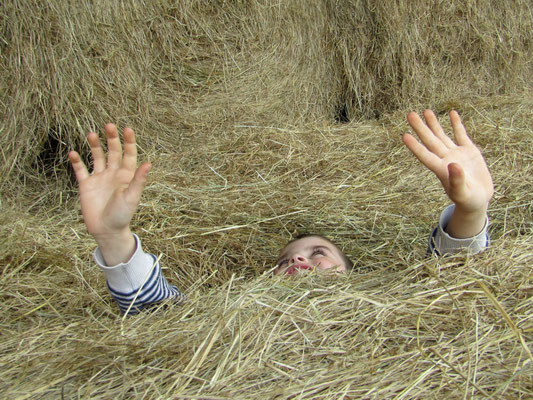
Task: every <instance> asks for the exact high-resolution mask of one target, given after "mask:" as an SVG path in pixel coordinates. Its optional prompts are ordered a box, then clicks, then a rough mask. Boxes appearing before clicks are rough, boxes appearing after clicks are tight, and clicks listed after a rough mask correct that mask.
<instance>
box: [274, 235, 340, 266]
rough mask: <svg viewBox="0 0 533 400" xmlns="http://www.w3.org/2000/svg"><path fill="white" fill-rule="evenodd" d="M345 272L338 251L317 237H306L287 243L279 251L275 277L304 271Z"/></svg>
mask: <svg viewBox="0 0 533 400" xmlns="http://www.w3.org/2000/svg"><path fill="white" fill-rule="evenodd" d="M313 269H317V270H330V271H332V272H346V265H345V264H344V261H343V259H342V255H341V252H340V250H339V249H338V248H337V247H336V246H335V245H333V244H332V243H330V242H328V241H327V240H325V239H323V238H321V237H319V236H308V237H304V238H302V239H298V240H295V241H294V242H292V243H289V244H288V245H287V246H286V247H285V248H284V249H283V250H281V253H280V256H279V259H278V267H277V268H276V270H275V271H274V274H276V275H283V274H286V275H294V274H298V273H299V272H301V271H305V270H313Z"/></svg>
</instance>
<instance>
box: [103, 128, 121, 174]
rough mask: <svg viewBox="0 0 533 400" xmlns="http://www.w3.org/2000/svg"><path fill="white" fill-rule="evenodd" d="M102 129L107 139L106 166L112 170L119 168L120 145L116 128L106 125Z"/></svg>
mask: <svg viewBox="0 0 533 400" xmlns="http://www.w3.org/2000/svg"><path fill="white" fill-rule="evenodd" d="M104 129H105V133H106V138H107V152H108V154H107V165H108V167H112V168H120V165H121V163H122V145H121V144H120V137H119V136H118V131H117V127H116V126H115V125H114V124H106V126H105V128H104Z"/></svg>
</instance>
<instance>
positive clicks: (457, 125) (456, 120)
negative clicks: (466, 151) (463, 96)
mask: <svg viewBox="0 0 533 400" xmlns="http://www.w3.org/2000/svg"><path fill="white" fill-rule="evenodd" d="M450 122H451V123H452V128H453V135H454V136H455V141H456V142H457V144H458V145H459V146H465V145H467V144H472V141H471V140H470V138H469V137H468V135H467V133H466V129H465V127H464V125H463V123H462V122H461V117H460V116H459V114H458V113H457V111H455V110H452V111H450Z"/></svg>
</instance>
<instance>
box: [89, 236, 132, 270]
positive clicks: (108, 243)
mask: <svg viewBox="0 0 533 400" xmlns="http://www.w3.org/2000/svg"><path fill="white" fill-rule="evenodd" d="M93 237H94V239H95V240H96V243H97V244H98V248H99V249H100V252H101V254H102V256H103V258H104V260H105V262H106V264H107V265H108V266H113V265H117V264H121V263H126V262H128V260H129V259H130V258H131V257H132V256H133V254H134V253H135V250H136V249H137V244H136V241H135V237H134V236H133V233H132V232H131V230H130V229H129V227H128V228H127V229H124V230H122V231H120V232H114V233H109V234H98V235H93Z"/></svg>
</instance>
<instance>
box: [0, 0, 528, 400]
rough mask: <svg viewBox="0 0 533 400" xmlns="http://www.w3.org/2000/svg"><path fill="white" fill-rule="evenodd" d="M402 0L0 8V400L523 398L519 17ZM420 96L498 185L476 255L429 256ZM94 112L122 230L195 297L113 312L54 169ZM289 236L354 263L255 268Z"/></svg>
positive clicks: (524, 139) (524, 29) (522, 37)
mask: <svg viewBox="0 0 533 400" xmlns="http://www.w3.org/2000/svg"><path fill="white" fill-rule="evenodd" d="M383 3H386V2H383ZM387 4H390V3H387ZM465 4H466V5H465ZM394 5H395V7H392V6H389V7H386V6H385V5H381V3H378V2H373V1H350V2H348V1H347V2H337V1H312V2H311V1H310V2H292V1H287V2H279V3H278V2H273V1H256V0H255V1H252V0H250V1H218V2H210V1H190V2H175V3H171V2H169V1H150V2H135V1H124V2H108V1H84V2H73V1H72V2H68V1H64V2H60V1H40V2H37V1H24V2H23V1H10V2H4V3H3V4H2V5H0V10H1V16H2V18H1V27H0V29H1V39H2V40H1V41H0V48H1V51H2V58H1V63H2V64H1V65H2V70H1V75H0V79H1V80H0V85H1V90H2V92H1V93H2V94H1V96H2V97H1V102H0V107H1V116H2V122H3V124H2V133H3V135H1V137H0V148H1V149H2V161H1V165H0V167H1V171H2V172H1V175H2V179H3V183H2V192H1V196H0V207H1V213H0V219H1V225H0V243H1V246H2V253H1V255H0V267H1V269H0V273H1V279H0V285H1V286H0V287H1V291H0V296H1V297H0V315H1V317H0V318H1V323H0V329H1V331H0V333H1V338H2V340H1V341H0V398H17V399H25V398H45V399H48V398H53V399H55V398H61V397H64V398H105V399H108V398H147V399H156V398H157V399H166V398H176V399H259V398H261V399H265V398H267V399H341V398H345V399H359V398H364V399H465V398H476V399H485V398H491V399H529V398H531V397H532V396H533V378H532V376H533V370H532V368H533V358H532V355H531V351H532V348H533V340H532V339H533V320H532V309H533V304H532V297H531V295H532V291H533V284H532V281H531V279H532V274H531V265H532V264H533V195H532V192H531V188H532V187H533V168H532V160H533V95H532V94H531V93H530V91H528V89H529V88H530V86H531V83H532V82H531V74H530V72H531V59H532V57H531V48H530V46H531V45H532V41H531V39H532V37H531V36H532V31H533V30H532V29H531V27H532V20H533V18H532V15H531V4H530V2H529V1H515V2H495V1H477V2H458V1H449V2H446V3H444V2H434V4H433V5H432V6H431V7H430V6H428V5H426V4H425V2H419V1H413V2H411V1H396V2H394ZM393 22H394V23H393ZM405 22H408V23H407V24H406V23H405ZM413 38H416V39H417V40H414V39H413ZM386 54H392V55H393V56H391V58H387V57H386V56H385V55H386ZM400 72H401V73H400ZM456 76H457V77H458V79H456V80H453V79H452V78H453V77H456ZM419 103H420V104H424V105H427V106H431V107H435V108H436V109H437V111H438V113H439V117H440V119H441V120H442V121H444V122H445V123H444V125H445V126H446V129H447V131H449V129H450V127H449V123H447V121H446V113H445V112H446V111H448V110H449V109H451V108H452V107H453V108H456V109H458V111H459V112H460V113H461V115H462V117H463V119H464V122H465V125H466V127H467V130H468V131H469V132H470V133H471V137H472V138H473V139H474V141H475V142H476V143H477V144H478V146H479V147H480V148H481V150H482V152H483V154H484V156H485V158H486V160H487V163H488V165H489V167H490V169H491V171H492V174H493V178H494V182H495V195H494V199H493V201H492V204H491V207H490V218H491V229H490V231H491V236H492V239H493V241H492V245H491V248H490V249H489V250H488V251H486V252H484V253H483V254H479V255H477V256H475V257H468V256H462V257H453V258H448V259H434V258H425V256H424V252H425V249H426V243H427V236H428V234H429V232H430V231H431V229H432V227H433V226H434V225H435V223H436V219H437V218H438V214H439V212H440V211H441V210H442V208H443V207H444V206H445V205H446V204H447V200H446V198H445V195H444V193H443V191H442V189H441V187H440V185H439V183H438V182H437V180H436V179H435V178H434V176H433V175H432V174H431V173H430V172H428V171H426V170H425V169H424V168H423V167H422V166H421V165H419V164H418V163H417V161H416V160H415V159H414V157H413V156H412V155H411V154H410V153H409V152H408V150H407V149H405V148H404V146H403V145H402V143H401V140H400V135H401V133H403V132H405V131H406V129H407V124H406V123H405V114H406V112H407V111H409V110H410V109H411V107H418V104H419ZM415 109H416V108H415ZM378 116H379V118H375V117H378ZM369 117H373V118H369ZM336 119H337V120H345V119H351V122H349V123H344V124H341V123H339V122H337V121H336ZM107 121H113V122H117V123H118V124H119V125H120V126H121V127H123V126H125V125H126V124H127V125H129V126H131V127H132V128H133V129H134V130H135V131H136V132H137V133H138V135H139V142H140V143H139V147H140V150H141V156H140V158H141V159H142V160H150V161H152V162H153V164H154V168H153V170H152V172H151V173H150V178H149V183H148V186H147V188H146V190H145V193H144V195H143V198H142V201H141V206H140V208H139V211H138V213H137V215H136V216H135V218H134V221H133V229H134V231H135V232H136V233H138V234H139V235H140V236H141V238H142V240H143V245H144V247H145V248H146V249H147V250H149V251H151V252H153V253H155V254H156V255H159V254H162V264H163V266H164V268H165V275H166V276H167V278H168V279H169V281H170V282H171V283H173V284H176V285H177V286H178V287H180V288H181V289H183V290H184V291H185V292H186V294H187V296H188V301H187V303H185V304H183V305H181V306H172V305H170V306H168V307H166V308H162V309H159V310H154V311H153V312H146V313H142V314H140V315H138V316H135V317H132V318H127V319H125V320H123V319H122V317H121V316H120V314H119V311H118V307H116V305H115V304H113V302H112V300H111V298H110V296H109V294H108V293H107V289H106V285H105V279H104V276H103V275H102V273H101V272H100V271H99V270H98V268H97V267H96V265H95V264H94V262H93V261H92V258H91V252H92V250H93V249H94V246H95V244H94V241H93V240H92V239H91V238H90V236H89V235H88V234H87V232H86V229H85V226H84V224H83V221H82V219H81V214H80V211H79V204H78V199H77V189H76V187H75V185H72V182H71V180H70V178H68V173H67V172H66V171H68V165H66V164H65V159H66V151H67V150H68V149H70V147H71V146H75V147H76V148H77V149H79V150H81V152H82V153H84V154H85V156H86V155H87V146H86V144H85V139H84V137H85V135H86V133H87V131H89V130H90V129H98V131H101V128H102V126H103V123H104V122H107ZM304 231H312V232H319V233H324V234H326V235H327V236H328V237H330V238H332V239H333V240H335V241H336V243H338V244H339V245H340V247H341V248H343V249H344V251H345V252H346V253H347V254H348V255H349V256H350V257H351V259H352V260H353V261H354V262H355V264H356V269H355V270H354V271H353V272H352V273H351V274H350V275H349V276H346V277H342V278H332V277H327V276H320V275H314V274H309V275H306V276H304V277H301V278H296V279H286V278H282V277H273V276H271V274H270V273H269V271H270V270H271V268H272V267H273V266H274V263H275V261H276V256H277V250H278V249H279V248H280V247H281V246H282V245H283V244H284V243H285V242H286V241H287V240H288V239H290V238H291V237H292V236H293V235H294V234H297V233H302V232H304Z"/></svg>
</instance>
